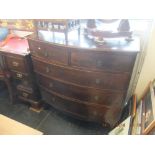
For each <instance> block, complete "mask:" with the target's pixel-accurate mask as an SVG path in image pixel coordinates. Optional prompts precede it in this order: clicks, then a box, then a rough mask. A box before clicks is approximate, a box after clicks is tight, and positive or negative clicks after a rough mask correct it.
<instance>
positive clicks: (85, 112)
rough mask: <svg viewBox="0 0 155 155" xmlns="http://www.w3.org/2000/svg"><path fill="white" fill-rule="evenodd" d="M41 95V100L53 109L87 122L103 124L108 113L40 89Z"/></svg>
mask: <svg viewBox="0 0 155 155" xmlns="http://www.w3.org/2000/svg"><path fill="white" fill-rule="evenodd" d="M41 94H42V97H43V100H44V101H45V102H46V103H48V104H50V105H52V106H53V107H55V108H57V109H59V110H61V111H64V112H67V113H70V114H72V115H74V116H76V117H79V118H82V119H85V120H89V121H98V122H102V123H103V122H104V117H105V115H106V113H107V111H108V108H105V107H100V106H93V105H85V104H82V103H78V102H75V101H71V100H67V99H65V98H62V97H59V96H56V95H54V94H51V93H49V92H47V91H45V90H44V89H41Z"/></svg>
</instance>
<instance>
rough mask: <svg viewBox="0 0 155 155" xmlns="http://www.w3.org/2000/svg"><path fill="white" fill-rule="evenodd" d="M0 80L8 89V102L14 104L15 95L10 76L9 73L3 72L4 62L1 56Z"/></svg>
mask: <svg viewBox="0 0 155 155" xmlns="http://www.w3.org/2000/svg"><path fill="white" fill-rule="evenodd" d="M0 80H2V81H4V82H5V84H6V86H7V88H8V91H9V96H10V102H11V104H12V103H14V101H15V95H14V91H13V85H12V81H11V75H10V73H9V72H7V71H5V62H4V57H3V56H2V55H0Z"/></svg>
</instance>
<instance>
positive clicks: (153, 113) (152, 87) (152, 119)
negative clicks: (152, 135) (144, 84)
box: [142, 80, 155, 135]
mask: <svg viewBox="0 0 155 155" xmlns="http://www.w3.org/2000/svg"><path fill="white" fill-rule="evenodd" d="M142 101H143V112H142V113H143V118H142V119H143V120H142V134H143V135H146V134H149V132H150V131H151V130H152V129H153V128H154V127H155V80H154V81H153V82H150V83H149V86H148V88H147V91H145V93H144V95H143V97H142Z"/></svg>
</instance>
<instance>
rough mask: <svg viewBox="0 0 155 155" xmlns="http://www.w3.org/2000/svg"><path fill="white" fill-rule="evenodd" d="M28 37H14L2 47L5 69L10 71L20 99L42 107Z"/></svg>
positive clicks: (33, 105) (36, 106)
mask: <svg viewBox="0 0 155 155" xmlns="http://www.w3.org/2000/svg"><path fill="white" fill-rule="evenodd" d="M27 49H28V42H27V40H26V39H20V38H12V39H10V40H9V42H8V43H7V44H6V45H5V46H4V47H2V48H1V49H0V50H1V53H0V54H1V55H3V57H4V60H5V65H4V66H5V70H7V71H8V72H10V74H11V77H12V82H13V83H14V84H13V85H14V93H16V96H17V98H18V99H21V100H24V101H26V102H29V103H30V104H31V106H32V107H34V108H39V107H40V99H41V96H40V94H39V90H38V88H37V84H36V80H35V75H34V72H33V66H32V61H31V56H30V53H29V52H28V50H27Z"/></svg>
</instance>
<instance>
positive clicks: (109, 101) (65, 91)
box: [37, 74, 124, 107]
mask: <svg viewBox="0 0 155 155" xmlns="http://www.w3.org/2000/svg"><path fill="white" fill-rule="evenodd" d="M37 78H38V83H39V85H41V86H43V87H45V88H47V89H49V90H51V91H53V92H56V93H58V94H61V95H64V96H66V97H69V98H73V99H77V100H80V101H84V102H88V103H89V104H93V103H95V104H100V105H104V106H108V107H109V106H113V105H118V106H121V105H122V100H123V97H124V93H123V92H119V93H118V92H111V91H100V90H98V89H93V88H84V87H79V86H73V85H68V84H65V83H62V82H59V81H56V80H52V79H49V78H46V77H43V76H41V75H39V74H38V75H37Z"/></svg>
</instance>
